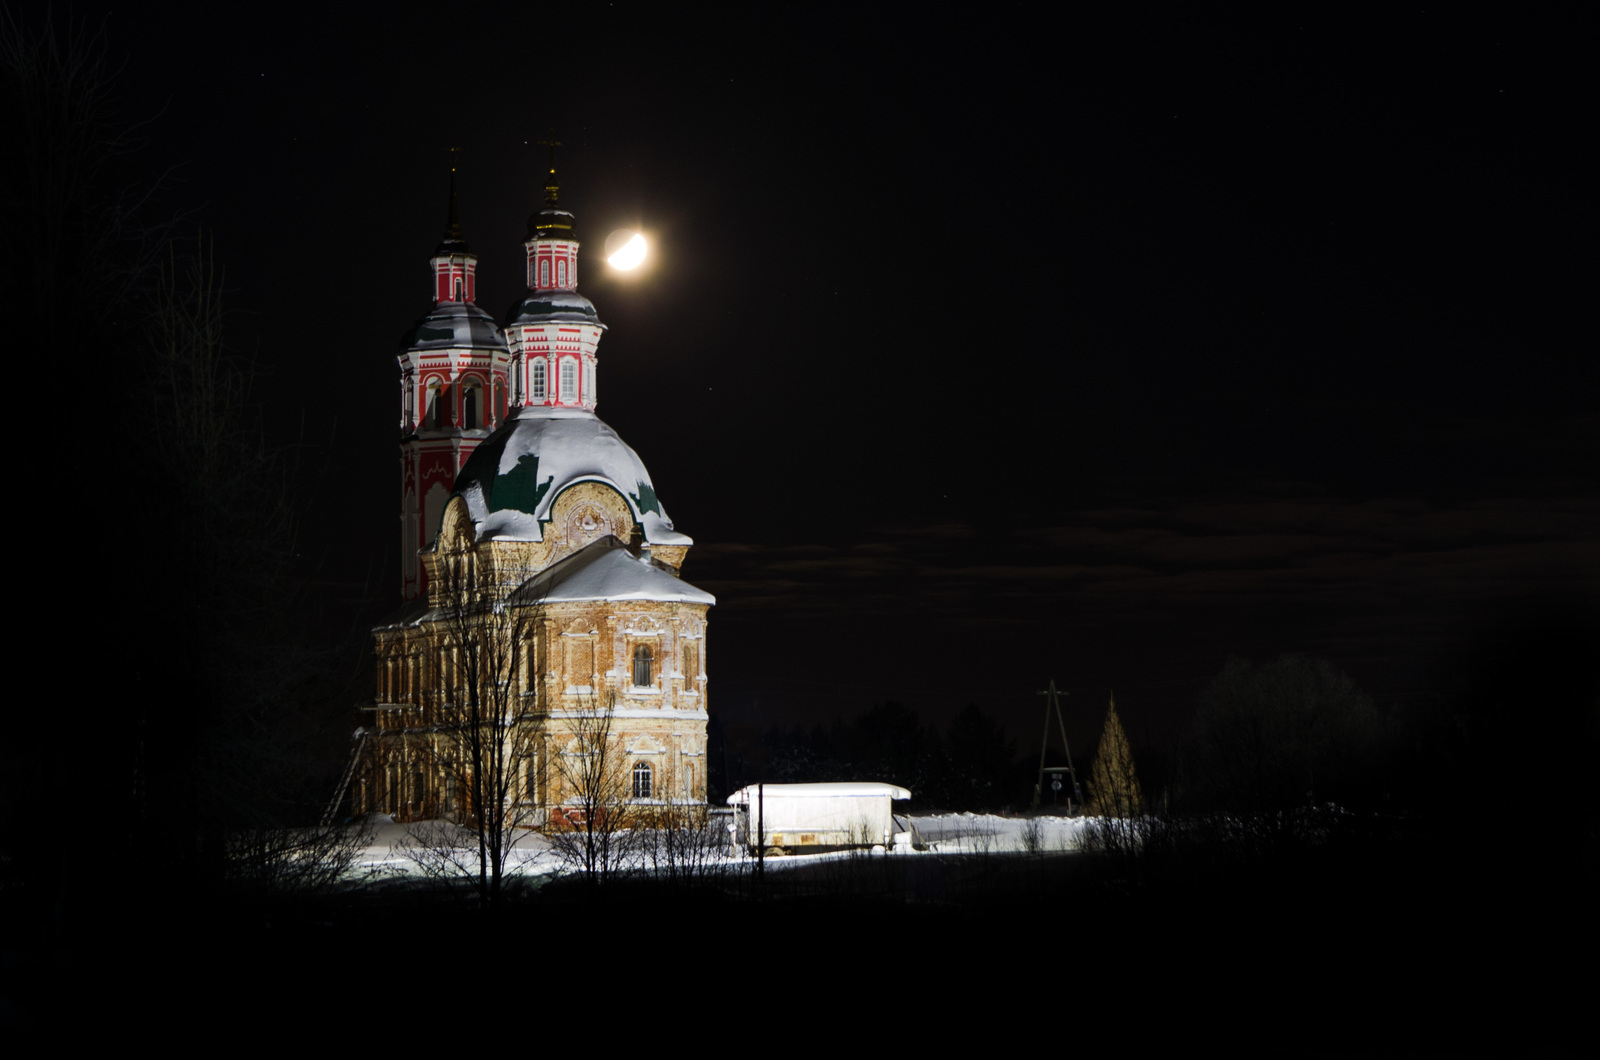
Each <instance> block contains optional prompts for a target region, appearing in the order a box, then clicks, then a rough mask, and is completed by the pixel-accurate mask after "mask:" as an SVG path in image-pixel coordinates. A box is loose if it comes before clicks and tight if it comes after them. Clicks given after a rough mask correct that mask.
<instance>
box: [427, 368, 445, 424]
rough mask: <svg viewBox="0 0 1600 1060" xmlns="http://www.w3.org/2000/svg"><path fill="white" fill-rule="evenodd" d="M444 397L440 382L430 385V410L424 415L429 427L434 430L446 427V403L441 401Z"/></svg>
mask: <svg viewBox="0 0 1600 1060" xmlns="http://www.w3.org/2000/svg"><path fill="white" fill-rule="evenodd" d="M442 397H443V394H442V392H441V391H440V389H439V383H438V381H437V380H435V381H433V382H431V383H429V384H428V408H427V411H426V412H424V413H423V415H424V416H425V417H426V423H427V426H428V427H430V428H431V429H433V430H438V429H439V428H440V427H443V426H444V401H443V400H441V399H442Z"/></svg>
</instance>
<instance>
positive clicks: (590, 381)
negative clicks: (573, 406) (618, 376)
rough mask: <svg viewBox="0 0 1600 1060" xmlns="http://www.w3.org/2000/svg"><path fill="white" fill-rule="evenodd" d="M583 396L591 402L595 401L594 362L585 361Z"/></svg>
mask: <svg viewBox="0 0 1600 1060" xmlns="http://www.w3.org/2000/svg"><path fill="white" fill-rule="evenodd" d="M583 397H584V400H586V401H588V402H589V403H591V404H593V403H594V399H595V398H594V362H593V361H585V362H584V363H583Z"/></svg>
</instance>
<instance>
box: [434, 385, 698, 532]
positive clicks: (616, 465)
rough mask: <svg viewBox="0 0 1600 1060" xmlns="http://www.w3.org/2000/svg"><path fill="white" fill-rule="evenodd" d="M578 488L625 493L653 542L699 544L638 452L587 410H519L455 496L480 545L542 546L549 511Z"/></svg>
mask: <svg viewBox="0 0 1600 1060" xmlns="http://www.w3.org/2000/svg"><path fill="white" fill-rule="evenodd" d="M578 482H603V483H605V484H606V485H608V486H610V487H611V488H612V489H614V490H616V491H617V492H618V493H620V494H621V495H622V496H623V497H624V498H625V499H626V500H627V502H628V507H629V509H630V510H631V511H632V513H633V517H634V518H635V519H636V520H638V522H639V524H640V525H641V526H643V527H644V537H645V540H646V541H648V542H650V543H651V544H653V545H692V544H694V541H693V539H692V538H690V537H688V536H687V535H685V534H680V533H678V532H677V531H676V530H674V529H673V528H672V520H671V519H669V518H667V512H666V509H665V508H663V507H662V506H661V501H660V499H659V498H658V497H657V496H656V491H655V485H654V484H653V483H652V482H651V481H650V473H649V472H648V471H646V470H645V467H644V462H643V461H641V460H640V459H639V454H638V453H635V452H634V451H633V450H632V449H631V448H629V446H628V444H627V443H626V442H624V441H623V440H622V439H621V438H619V437H618V436H617V432H616V431H613V430H612V429H611V428H610V427H608V426H606V424H605V423H603V422H601V420H600V417H598V416H596V415H595V414H594V413H593V412H590V411H588V410H587V409H563V408H519V409H515V410H513V411H512V413H511V414H510V415H509V416H508V417H507V418H506V422H505V423H504V424H503V425H501V427H500V428H499V429H498V430H496V431H495V432H494V433H493V434H491V435H490V436H489V437H488V438H487V439H485V440H484V442H483V444H482V445H480V446H478V448H477V449H476V450H475V451H474V452H473V454H472V456H471V457H469V458H468V459H467V463H466V466H465V467H463V468H462V469H461V474H460V475H459V476H458V477H457V478H456V489H455V492H456V493H458V494H460V495H461V497H462V498H463V499H464V500H465V501H466V502H467V512H468V513H469V514H470V515H471V516H472V522H473V526H474V529H475V532H476V534H477V538H478V540H480V541H485V540H488V541H493V540H500V541H542V540H544V530H543V528H542V524H543V523H546V522H549V521H550V507H551V505H552V504H554V503H555V499H556V497H557V496H559V495H560V493H561V491H562V490H564V489H566V488H567V487H568V486H571V485H573V484H575V483H578Z"/></svg>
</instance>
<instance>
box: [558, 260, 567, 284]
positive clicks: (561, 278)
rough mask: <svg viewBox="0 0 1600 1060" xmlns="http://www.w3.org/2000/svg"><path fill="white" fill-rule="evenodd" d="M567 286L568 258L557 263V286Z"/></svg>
mask: <svg viewBox="0 0 1600 1060" xmlns="http://www.w3.org/2000/svg"><path fill="white" fill-rule="evenodd" d="M566 285H567V259H566V258H562V259H561V260H560V261H558V262H556V286H557V287H565V286H566Z"/></svg>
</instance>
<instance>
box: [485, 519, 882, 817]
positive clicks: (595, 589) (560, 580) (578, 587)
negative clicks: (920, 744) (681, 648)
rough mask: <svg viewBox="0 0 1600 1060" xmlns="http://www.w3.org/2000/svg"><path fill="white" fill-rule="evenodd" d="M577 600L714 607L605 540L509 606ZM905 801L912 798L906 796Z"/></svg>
mask: <svg viewBox="0 0 1600 1060" xmlns="http://www.w3.org/2000/svg"><path fill="white" fill-rule="evenodd" d="M578 600H651V601H668V602H677V603H687V604H714V603H716V602H717V598H716V597H714V596H712V595H711V594H710V593H708V592H706V591H705V590H704V589H696V588H695V587H694V586H692V585H690V584H689V583H688V582H686V581H683V580H682V579H681V578H678V577H676V576H675V575H673V574H671V573H669V572H667V571H665V570H662V569H661V568H660V567H658V566H656V565H655V564H654V563H652V562H650V561H649V560H648V559H641V558H639V557H638V556H635V555H634V554H633V553H632V552H629V551H628V548H627V546H626V545H624V544H623V543H622V542H621V541H618V540H617V539H616V538H615V537H603V538H601V539H600V540H598V541H596V542H594V543H593V544H591V545H587V546H585V547H584V548H582V549H579V550H578V551H577V552H574V553H573V554H572V555H570V556H568V557H567V558H566V559H563V560H562V561H561V562H559V563H556V564H554V565H553V566H551V567H550V568H549V569H548V570H544V571H541V572H540V573H539V574H537V575H535V576H534V577H532V578H530V579H528V580H527V581H526V582H524V583H523V584H522V587H521V588H519V589H518V590H517V591H516V592H515V593H513V594H512V595H511V598H510V601H509V602H510V603H513V604H545V603H550V604H555V603H565V602H569V601H578ZM904 797H905V798H909V797H910V796H909V795H908V796H904Z"/></svg>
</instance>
